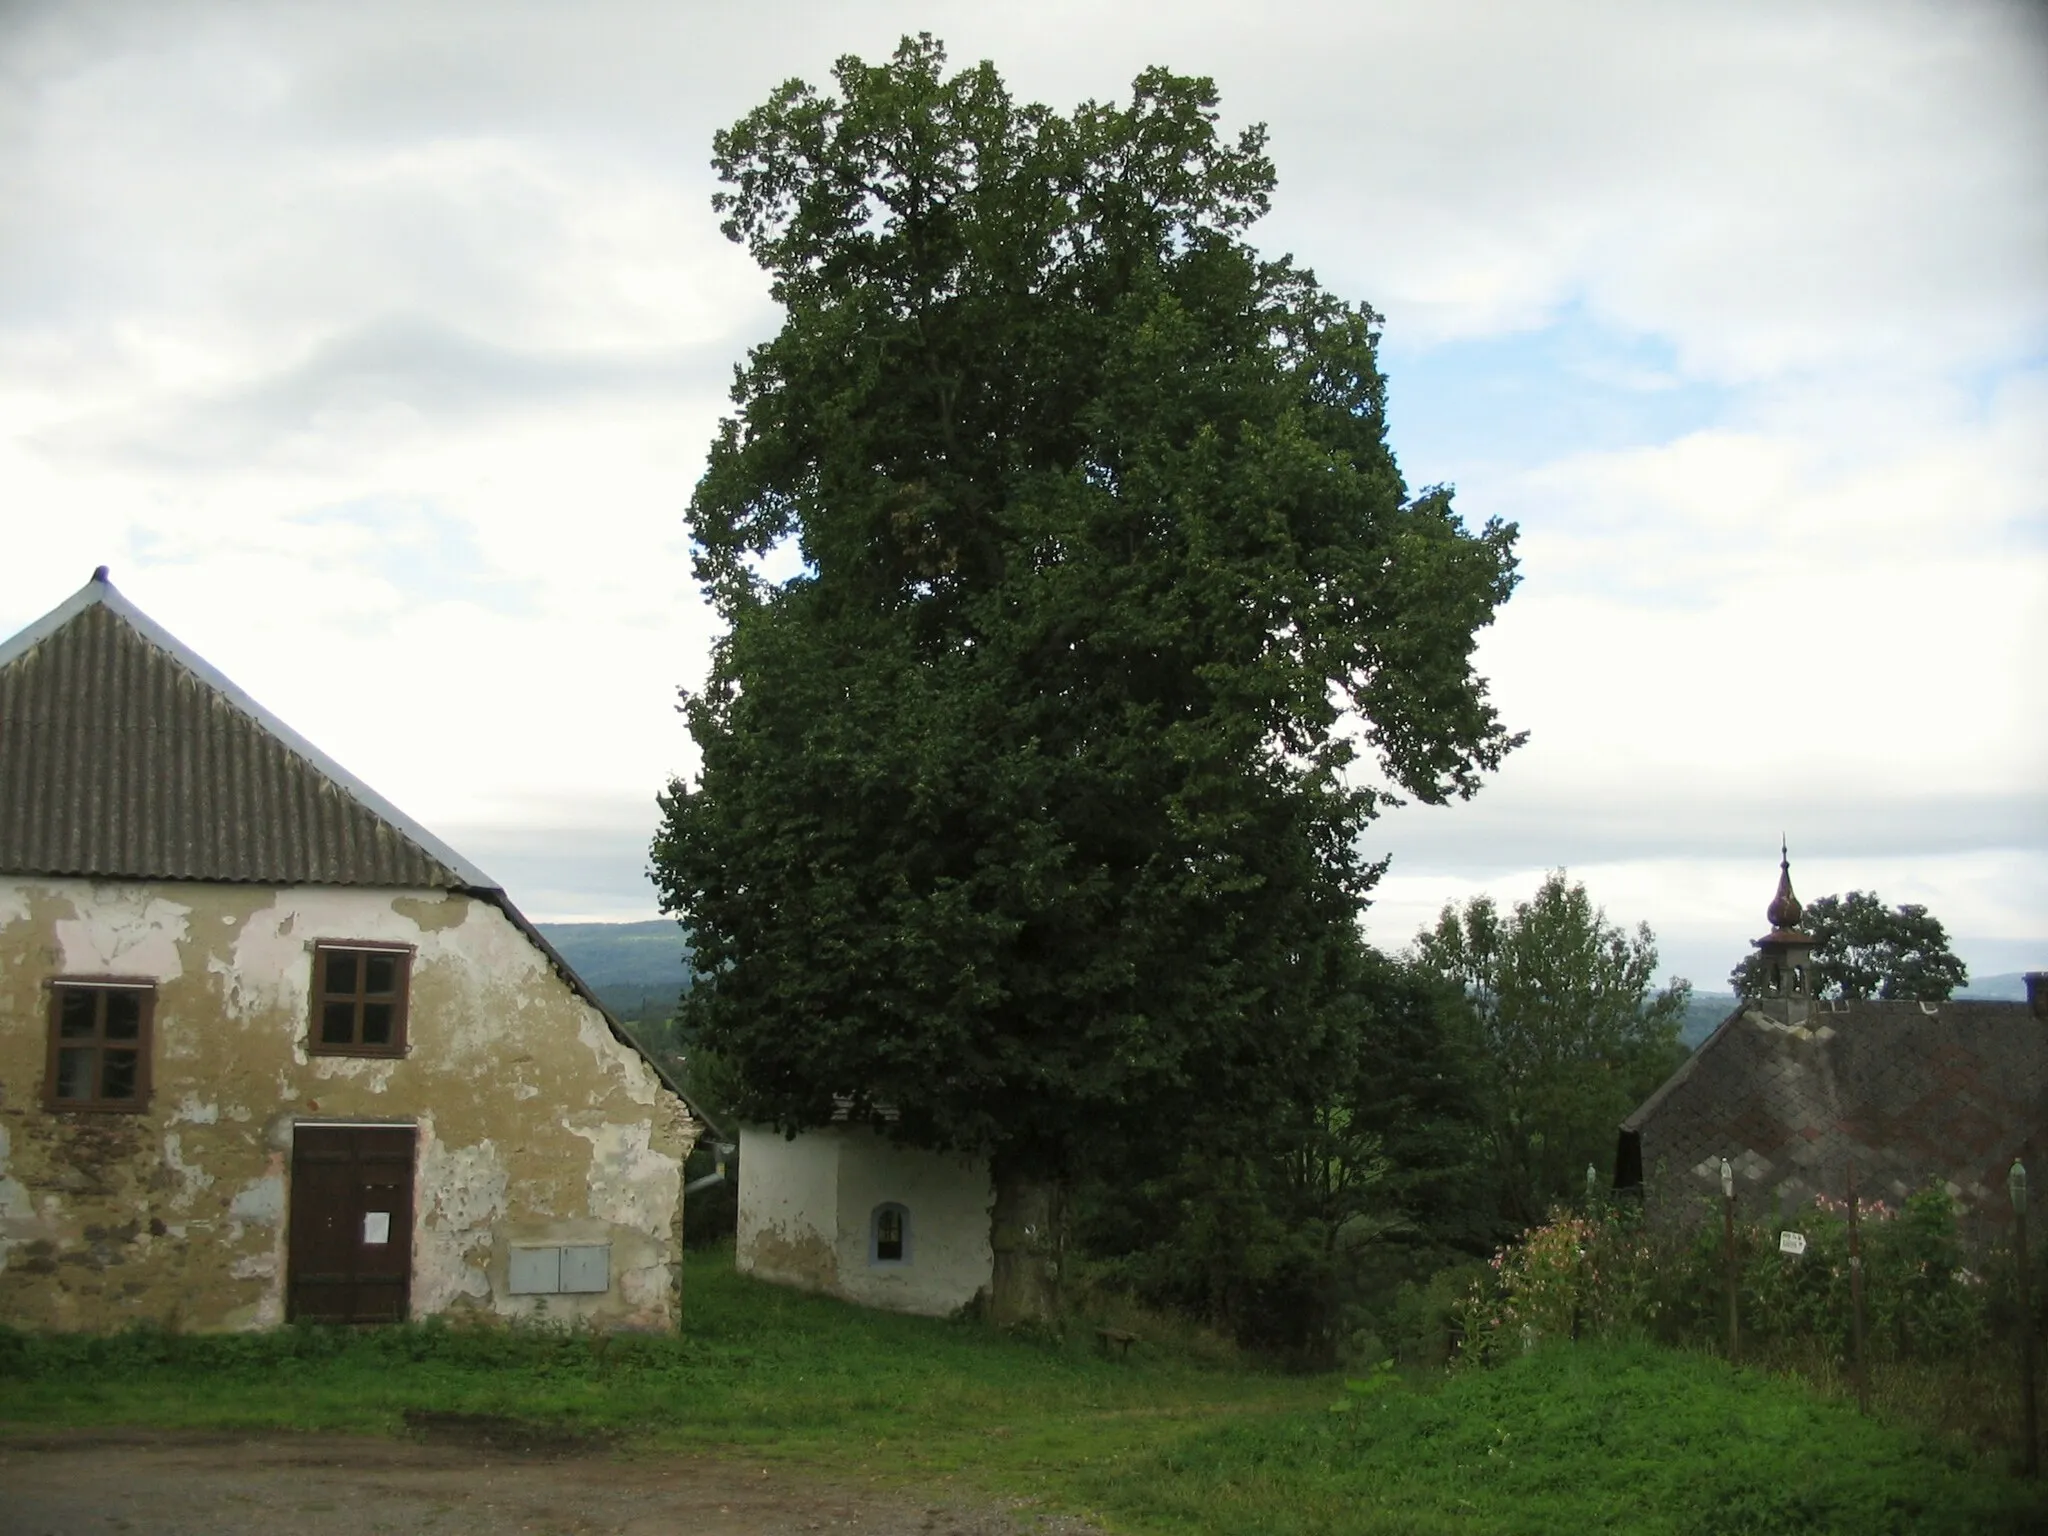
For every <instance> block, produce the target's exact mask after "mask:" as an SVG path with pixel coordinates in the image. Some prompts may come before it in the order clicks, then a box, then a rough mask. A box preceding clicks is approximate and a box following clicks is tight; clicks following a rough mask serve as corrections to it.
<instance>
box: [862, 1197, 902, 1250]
mask: <svg viewBox="0 0 2048 1536" xmlns="http://www.w3.org/2000/svg"><path fill="white" fill-rule="evenodd" d="M868 1262H869V1263H870V1264H908V1263H909V1262H910V1208H909V1207H908V1206H905V1205H899V1204H898V1203H897V1202H896V1201H894V1200H890V1201H886V1202H884V1203H883V1204H881V1205H878V1206H876V1207H875V1209H874V1214H873V1215H871V1216H870V1217H869V1218H868Z"/></svg>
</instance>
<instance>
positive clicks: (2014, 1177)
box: [2005, 1158, 2027, 1216]
mask: <svg viewBox="0 0 2048 1536" xmlns="http://www.w3.org/2000/svg"><path fill="white" fill-rule="evenodd" d="M2005 1188H2006V1193H2008V1194H2010V1195H2011V1196H2012V1209H2013V1214H2014V1215H2016V1216H2024V1215H2026V1214H2027V1165H2026V1164H2025V1163H2023V1162H2021V1161H2020V1160H2019V1159H2018V1158H2014V1159H2013V1160H2012V1172H2011V1173H2008V1174H2007V1175H2006V1176H2005Z"/></svg>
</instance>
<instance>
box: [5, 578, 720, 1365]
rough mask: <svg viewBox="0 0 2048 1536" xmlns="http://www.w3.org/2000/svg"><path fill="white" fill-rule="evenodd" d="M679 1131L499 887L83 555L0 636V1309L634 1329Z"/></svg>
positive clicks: (664, 1094)
mask: <svg viewBox="0 0 2048 1536" xmlns="http://www.w3.org/2000/svg"><path fill="white" fill-rule="evenodd" d="M436 750H443V751H459V750H460V744H459V743H442V744H437V745H436ZM699 1128H700V1127H699V1124H698V1121H697V1120H696V1118H695V1117H693V1116H692V1114H691V1113H690V1111H689V1109H688V1107H687V1105H686V1103H685V1101H684V1100H683V1098H682V1097H681V1096H680V1094H679V1093H678V1092H676V1091H675V1090H674V1089H673V1088H672V1087H671V1086H670V1085H668V1084H666V1083H665V1082H664V1081H663V1079H662V1078H661V1076H660V1075H659V1073H658V1072H657V1071H656V1069H655V1068H654V1066H653V1065H652V1064H651V1063H650V1062H649V1061H648V1060H646V1059H644V1058H643V1056H642V1055H641V1054H640V1052H639V1051H638V1050H636V1049H635V1047H634V1046H633V1044H632V1043H631V1042H630V1040H629V1039H628V1038H627V1037H626V1035H625V1034H624V1032H623V1031H622V1029H621V1028H620V1027H619V1025H618V1024H617V1023H616V1021H614V1020H613V1019H612V1018H610V1017H609V1016H608V1015H607V1013H606V1012H605V1010H604V1009H603V1008H602V1007H601V1006H600V1005H599V1004H598V1002H597V1000H596V998H595V997H594V996H593V995H592V994H591V992H590V990H589V988H588V987H586V986H585V985H584V984H583V983H582V982H581V981H580V980H579V979H578V978H577V976H576V975H575V974H574V972H573V971H571V970H570V968H569V967H568V966H567V965H566V964H564V963H563V961H562V960H561V958H560V957H559V956H558V955H556V954H555V953H554V952H553V951H552V950H551V949H550V948H549V946H548V944H547V943H546V942H545V940H543V939H542V937H541V936H540V934H539V933H537V932H536V931H535V929H534V928H533V926H532V924H530V923H529V922H527V920H526V919H525V918H524V917H522V916H521V915H520V913H519V910H518V909H517V908H516V907H515V906H513V904H512V902H511V901H510V899H509V898H508V897H507V896H506V894H505V892H504V890H503V889H502V888H501V887H500V886H499V885H498V884H497V883H496V882H495V881H493V880H491V879H490V878H489V877H488V876H487V875H485V874H484V873H483V872H482V871H481V870H479V869H477V868H476V866H474V865H473V864H470V863H469V862H468V861H466V860H465V859H464V858H463V857H462V856H461V855H460V854H458V853H456V852H455V851H454V850H453V849H451V848H449V847H448V846H447V845H445V844H444V843H442V842H441V841H439V840H438V839H437V838H435V837H434V835H433V834H432V833H430V832H428V831H427V830H426V829H425V828H423V827H421V826H419V825H418V824H417V823H415V822H413V821H411V820H409V819H408V818H407V817H406V816H405V815H403V814H402V813H401V812H400V811H398V810H397V809H396V808H395V807H393V806H392V805H391V804H389V803H388V802H387V801H385V800H384V799H382V798H381V797H379V796H378V795H377V794H376V793H375V792H374V791H372V790H371V789H369V788H368V787H367V786H365V785H363V784H362V783H360V782H358V781H357V780H355V779H354V778H352V777H351V776H350V775H349V774H348V773H347V772H346V771H344V770H343V769H342V768H341V767H339V766H338V765H337V764H335V763H334V762H333V761H331V760H330V759H329V758H327V757H326V756H324V755H323V754H322V753H321V752H320V751H319V750H318V749H316V748H314V747H313V746H311V745H310V744H308V743H307V742H306V741H304V740H303V739H302V738H300V737H299V736H298V735H296V734H295V733H294V732H292V731H291V730H290V729H289V728H288V727H286V726H285V725H283V724H282V723H280V722H279V721H278V720H277V719H276V718H274V717H273V716H271V715H270V714H268V713H267V712H266V711H265V710H264V709H263V708H262V707H261V706H259V705H258V704H256V703H255V702H254V701H253V700H251V699H250V698H249V697H248V696H247V695H245V694H244V693H242V692H241V690H239V689H238V688H236V687H235V685H234V684H233V683H231V682H229V681H228V680H227V679H226V678H225V677H223V676H222V675H221V674H220V673H218V672H216V671H215V670H214V669H213V668H212V667H210V666H208V665H207V664H206V663H205V662H204V661H202V660H201V659H200V658H199V657H197V656H195V655H194V654H192V652H190V651H189V650H187V649H186V648H185V647H184V646H182V645H181V644H179V642H178V641H176V640H175V639H173V638H172V637H171V636H170V635H169V634H167V633H165V631H164V630H163V629H161V628H160V627H159V626H157V625H156V624H155V623H153V622H152V621H151V620H150V619H149V618H148V617H147V616H145V615H144V614H142V613H141V612H140V611H138V610H137V609H136V608H135V607H134V606H133V605H132V604H131V603H129V602H128V601H127V600H126V599H125V598H124V597H122V595H121V594H120V593H119V592H117V591H116V590H115V589H114V587H113V586H112V585H111V584H110V583H109V582H108V580H107V579H106V573H105V571H104V570H101V571H98V572H96V573H95V574H94V576H93V579H92V580H91V581H90V582H89V583H87V585H86V586H85V587H84V588H83V589H81V590H80V591H79V592H78V593H77V594H75V595H74V596H73V597H72V598H71V599H70V600H69V601H67V602H65V603H64V604H63V605H61V606H60V607H58V608H57V609H56V610H55V611H53V612H52V613H50V614H48V615H47V616H46V617H44V618H43V619H41V620H40V621H38V622H37V623H35V624H33V625H31V626H30V627H29V628H28V629H26V630H25V631H23V632H22V633H21V634H19V635H16V636H15V637H14V638H13V639H11V640H9V641H7V642H6V643H5V644H4V645H0V1318H4V1319H5V1320H6V1321H7V1322H9V1323H12V1324H16V1325H24V1326H33V1327H48V1328H106V1327H112V1326H117V1325H120V1324H124V1323H129V1322H134V1321H140V1320H148V1321H154V1322H158V1323H162V1324H167V1325H171V1326H176V1327H183V1328H192V1329H244V1328H260V1327H264V1326H268V1325H272V1324H276V1323H279V1322H283V1321H286V1320H293V1319H302V1320H316V1321H334V1322H359V1321H378V1320H388V1319H402V1318H418V1317H426V1316H431V1315H436V1314H449V1313H458V1312H464V1311H467V1312H471V1313H474V1314H478V1315H481V1316H519V1315H532V1314H534V1313H535V1312H544V1313H545V1315H547V1316H548V1317H550V1318H554V1319H559V1320H581V1321H587V1322H589V1323H591V1324H593V1325H596V1326H607V1327H609V1326H634V1327H655V1326H660V1325H663V1324H666V1323H668V1322H669V1321H671V1319H672V1317H673V1315H674V1309H675V1306H676V1284H675V1277H676V1265H677V1262H678V1260H679V1257H680V1236H681V1217H682V1169H683V1162H684V1159H685V1158H686V1156H687V1155H688V1153H689V1151H690V1148H691V1145H692V1143H693V1142H694V1140H695V1139H696V1137H697V1135H698V1132H699Z"/></svg>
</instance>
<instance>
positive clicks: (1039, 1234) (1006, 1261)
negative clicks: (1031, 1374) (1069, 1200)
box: [988, 1161, 1063, 1328]
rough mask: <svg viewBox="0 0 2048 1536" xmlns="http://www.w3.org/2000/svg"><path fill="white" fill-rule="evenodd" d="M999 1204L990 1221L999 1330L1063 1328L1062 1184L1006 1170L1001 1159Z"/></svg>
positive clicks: (992, 1305)
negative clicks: (1061, 1267) (1061, 1274)
mask: <svg viewBox="0 0 2048 1536" xmlns="http://www.w3.org/2000/svg"><path fill="white" fill-rule="evenodd" d="M994 1174H995V1188H996V1204H995V1210H994V1212H993V1213H992V1214H991V1216H990V1220H989V1246H990V1247H991V1248H993V1249H994V1250H995V1270H994V1273H993V1275H992V1276H991V1278H990V1286H989V1308H988V1311H989V1318H990V1320H991V1321H992V1322H994V1323H995V1325H996V1326H997V1327H998V1328H1015V1327H1019V1326H1030V1327H1035V1328H1057V1327H1058V1326H1059V1322H1060V1246H1061V1245H1060V1218H1061V1216H1062V1214H1063V1212H1062V1204H1063V1202H1062V1200H1061V1198H1060V1196H1061V1190H1060V1186H1059V1184H1058V1182H1057V1181H1055V1180H1052V1179H1047V1178H1041V1177H1037V1176H1035V1175H1031V1174H1026V1173H1020V1172H1017V1171H1015V1170H1012V1169H1009V1168H1005V1167H1004V1166H1002V1164H1001V1162H1000V1161H998V1163H997V1166H996V1168H995V1169H994Z"/></svg>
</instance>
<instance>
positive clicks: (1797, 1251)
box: [1778, 1232, 1806, 1259]
mask: <svg viewBox="0 0 2048 1536" xmlns="http://www.w3.org/2000/svg"><path fill="white" fill-rule="evenodd" d="M1778 1252H1780V1253H1789V1254H1791V1255H1792V1257H1793V1258H1795V1259H1796V1258H1798V1257H1799V1256H1800V1255H1801V1254H1802V1253H1804V1252H1806V1234H1805V1233H1804V1232H1780V1233H1779V1234H1778Z"/></svg>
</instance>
